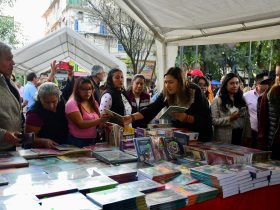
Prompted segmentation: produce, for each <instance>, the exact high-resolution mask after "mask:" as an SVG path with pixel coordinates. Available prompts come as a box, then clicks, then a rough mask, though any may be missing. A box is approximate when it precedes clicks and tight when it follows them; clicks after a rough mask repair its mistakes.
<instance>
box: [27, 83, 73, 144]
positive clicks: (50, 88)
mask: <svg viewBox="0 0 280 210" xmlns="http://www.w3.org/2000/svg"><path fill="white" fill-rule="evenodd" d="M31 132H34V133H35V140H34V142H33V144H32V147H39V148H55V146H56V145H57V144H64V143H66V140H67V135H68V127H67V119H66V117H65V102H64V100H63V99H62V97H61V95H60V90H59V88H58V87H57V86H56V85H55V84H54V83H52V82H46V83H43V84H42V85H40V87H39V89H38V94H37V99H36V101H35V103H34V104H33V105H32V106H31V107H30V110H29V111H28V112H27V113H26V121H25V133H31Z"/></svg>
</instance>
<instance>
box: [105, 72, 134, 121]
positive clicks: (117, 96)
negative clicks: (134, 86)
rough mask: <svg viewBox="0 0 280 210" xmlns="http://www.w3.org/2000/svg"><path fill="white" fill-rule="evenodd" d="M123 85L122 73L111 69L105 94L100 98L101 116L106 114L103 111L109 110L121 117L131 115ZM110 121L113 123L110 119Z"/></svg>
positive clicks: (130, 107)
mask: <svg viewBox="0 0 280 210" xmlns="http://www.w3.org/2000/svg"><path fill="white" fill-rule="evenodd" d="M123 83H124V78H123V73H122V71H121V70H120V69H111V70H110V71H109V73H108V76H107V81H106V89H105V92H104V93H103V95H102V97H101V103H100V107H99V111H100V113H101V114H103V113H106V111H105V109H109V110H111V111H113V112H115V113H117V114H119V115H122V116H124V115H129V114H131V113H132V106H131V104H130V101H129V99H128V98H127V96H126V92H125V89H124V88H123ZM110 120H111V122H113V123H114V121H113V120H112V119H110ZM115 123H118V122H115Z"/></svg>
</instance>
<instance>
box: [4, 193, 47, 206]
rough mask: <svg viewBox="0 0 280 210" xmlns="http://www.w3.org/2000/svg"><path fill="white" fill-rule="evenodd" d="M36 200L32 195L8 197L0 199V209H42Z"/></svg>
mask: <svg viewBox="0 0 280 210" xmlns="http://www.w3.org/2000/svg"><path fill="white" fill-rule="evenodd" d="M39 203H40V201H39V199H38V198H36V197H35V196H32V195H27V194H26V195H10V196H1V197H0V209H1V210H14V209H28V210H40V209H43V208H41V206H40V204H39Z"/></svg>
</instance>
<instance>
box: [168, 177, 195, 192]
mask: <svg viewBox="0 0 280 210" xmlns="http://www.w3.org/2000/svg"><path fill="white" fill-rule="evenodd" d="M197 182H198V180H196V179H194V178H192V177H191V176H190V175H186V174H180V175H179V176H177V177H176V178H174V179H172V180H171V181H169V182H167V183H166V184H165V186H166V188H167V189H169V188H174V187H181V186H184V185H189V184H194V183H197Z"/></svg>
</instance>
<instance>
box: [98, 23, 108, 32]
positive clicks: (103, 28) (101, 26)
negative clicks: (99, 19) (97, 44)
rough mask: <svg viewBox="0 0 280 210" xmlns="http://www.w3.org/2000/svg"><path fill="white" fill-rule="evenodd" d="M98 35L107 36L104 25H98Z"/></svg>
mask: <svg viewBox="0 0 280 210" xmlns="http://www.w3.org/2000/svg"><path fill="white" fill-rule="evenodd" d="M99 33H100V34H103V35H106V34H108V33H107V28H106V26H105V24H104V23H100V28H99Z"/></svg>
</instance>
